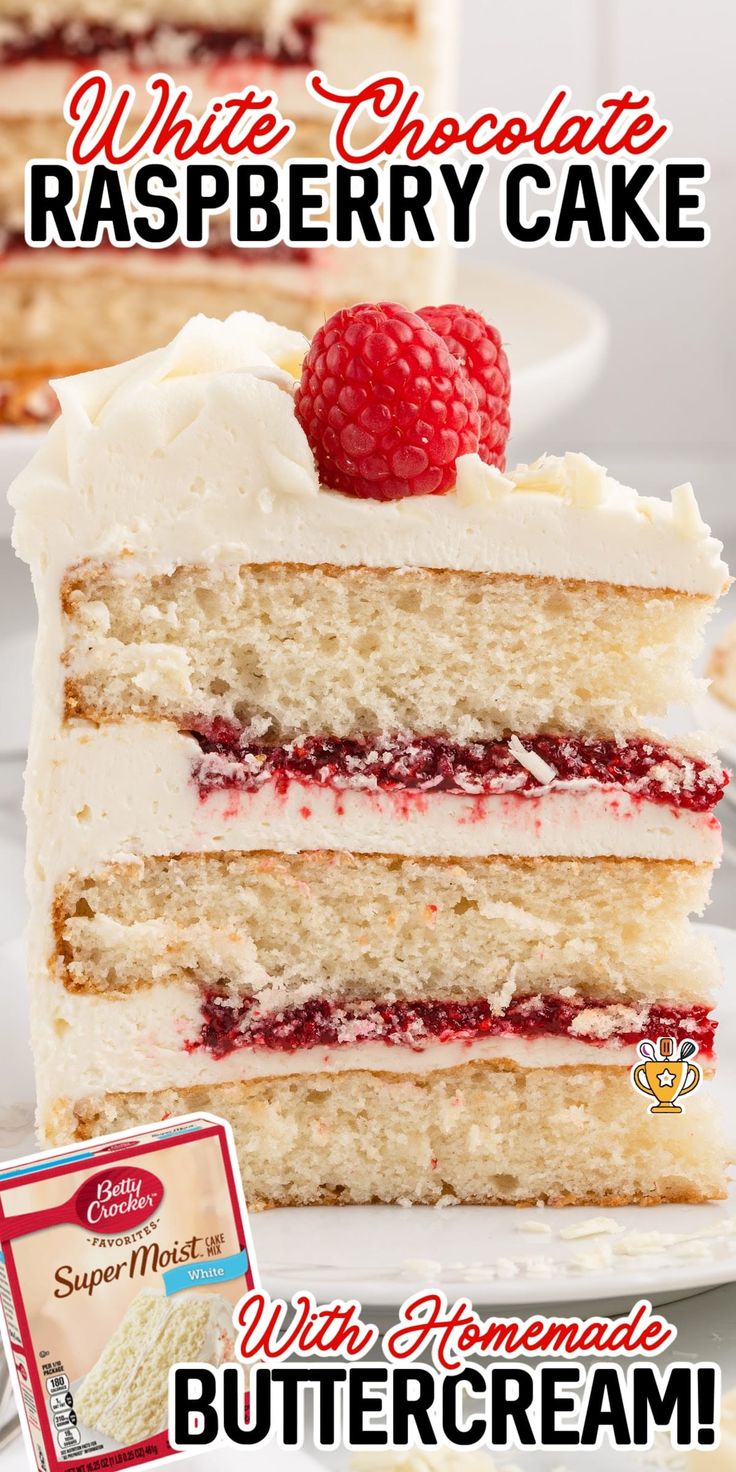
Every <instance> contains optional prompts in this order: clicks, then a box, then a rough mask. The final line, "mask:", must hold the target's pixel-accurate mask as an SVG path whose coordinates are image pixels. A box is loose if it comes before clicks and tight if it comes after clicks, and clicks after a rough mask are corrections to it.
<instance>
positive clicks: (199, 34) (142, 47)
mask: <svg viewBox="0 0 736 1472" xmlns="http://www.w3.org/2000/svg"><path fill="white" fill-rule="evenodd" d="M314 33H315V27H314V23H313V22H312V21H309V20H294V21H292V22H291V24H290V25H289V26H288V27H286V28H284V30H283V31H282V33H281V35H280V36H279V37H278V39H277V40H275V41H274V42H273V43H270V42H269V41H268V39H267V37H266V36H265V35H264V33H263V32H262V31H258V30H243V31H233V30H221V29H218V28H217V27H214V26H171V25H159V26H152V27H149V28H148V29H147V30H145V31H140V30H125V29H124V28H123V27H121V28H120V29H118V28H117V27H116V26H106V25H95V24H94V23H92V22H88V21H76V20H75V21H74V22H70V23H68V24H66V25H64V24H62V25H52V26H47V27H44V28H43V29H40V28H39V29H37V30H34V29H33V27H32V26H28V27H25V26H23V27H21V26H20V25H18V27H17V29H15V30H14V31H13V32H12V33H11V34H10V35H8V36H7V38H5V39H4V40H3V41H2V43H1V44H0V64H2V65H3V66H11V65H12V64H13V63H14V62H15V63H18V62H23V61H57V62H58V61H90V60H92V59H94V58H97V57H99V56H105V55H108V56H109V55H115V56H121V57H123V58H126V59H129V60H130V61H131V62H132V64H133V66H135V67H139V68H140V69H141V70H142V71H150V70H153V69H154V68H155V67H156V66H158V65H165V66H168V67H176V66H177V65H179V66H180V65H181V64H182V63H187V62H202V63H204V64H207V63H212V64H214V65H216V64H217V63H218V62H223V61H224V62H234V61H258V60H262V61H267V62H268V63H270V64H271V65H276V66H310V67H311V66H313V65H314Z"/></svg>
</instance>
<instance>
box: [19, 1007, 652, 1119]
mask: <svg viewBox="0 0 736 1472" xmlns="http://www.w3.org/2000/svg"><path fill="white" fill-rule="evenodd" d="M37 1001H38V1014H39V1015H38V1018H37V1024H36V1053H37V1058H38V1071H39V1089H40V1093H41V1099H42V1103H45V1101H46V1100H49V1101H52V1100H54V1099H55V1098H60V1097H63V1096H64V1095H66V1094H68V1092H69V1080H70V1079H73V1081H74V1094H75V1097H80V1096H82V1097H84V1096H88V1095H91V1096H95V1095H100V1094H104V1093H106V1092H107V1091H108V1090H121V1091H132V1092H134V1093H148V1092H149V1091H153V1090H156V1089H168V1088H192V1087H195V1086H197V1085H203V1084H226V1083H236V1082H239V1081H240V1080H242V1079H254V1078H280V1077H281V1078H283V1077H285V1076H287V1075H289V1074H305V1073H307V1074H309V1073H318V1074H324V1073H330V1074H334V1073H342V1072H344V1071H346V1070H351V1069H356V1068H357V1069H361V1068H367V1069H370V1070H373V1071H376V1072H386V1073H393V1074H399V1073H401V1074H415V1075H416V1074H427V1073H431V1072H433V1071H434V1070H435V1069H438V1068H440V1069H441V1068H457V1067H461V1066H462V1065H463V1064H466V1063H487V1064H498V1063H500V1062H502V1061H506V1062H510V1063H512V1064H514V1065H516V1066H517V1067H519V1068H557V1067H560V1068H562V1067H568V1068H574V1067H581V1066H588V1065H597V1066H598V1067H604V1068H605V1067H624V1068H625V1067H630V1066H631V1065H632V1064H633V1063H636V1061H637V1058H638V1054H637V1051H636V1046H635V1045H633V1044H631V1045H628V1044H618V1043H616V1042H613V1043H602V1044H601V1043H591V1042H590V1041H589V1040H588V1039H587V1038H586V1037H585V1036H582V1035H580V1036H577V1037H566V1036H562V1037H537V1038H533V1039H529V1038H524V1037H520V1036H517V1035H515V1034H510V1035H508V1036H495V1037H487V1038H476V1039H474V1040H473V1041H462V1042H442V1043H439V1042H438V1043H428V1044H427V1046H426V1047H422V1048H407V1047H390V1046H387V1045H386V1044H385V1043H380V1042H378V1043H371V1042H363V1043H359V1044H354V1045H351V1044H345V1045H343V1046H339V1047H315V1048H298V1049H296V1050H293V1051H291V1050H289V1051H286V1050H285V1051H279V1050H275V1049H271V1048H236V1049H234V1050H233V1051H232V1052H231V1053H228V1054H226V1055H225V1056H224V1057H222V1058H218V1057H213V1055H212V1054H211V1053H210V1052H208V1051H207V1050H206V1049H204V1048H191V1047H187V1046H186V1045H187V1044H191V1043H192V1042H193V1041H194V1040H195V1039H196V1038H197V1037H198V1036H199V1033H200V1030H201V1026H202V1017H201V1012H200V997H199V993H198V992H197V989H196V988H194V987H187V986H185V985H183V984H182V985H178V984H172V985H170V986H159V987H151V988H145V990H143V991H134V992H131V993H127V994H122V995H121V994H112V995H106V994H105V993H101V994H99V995H85V994H81V993H73V992H68V991H65V990H64V989H63V988H61V987H59V986H58V984H56V985H55V984H54V983H53V982H46V981H39V996H38V999H37ZM60 1036H61V1037H63V1039H64V1043H63V1046H62V1047H60V1046H59V1039H60Z"/></svg>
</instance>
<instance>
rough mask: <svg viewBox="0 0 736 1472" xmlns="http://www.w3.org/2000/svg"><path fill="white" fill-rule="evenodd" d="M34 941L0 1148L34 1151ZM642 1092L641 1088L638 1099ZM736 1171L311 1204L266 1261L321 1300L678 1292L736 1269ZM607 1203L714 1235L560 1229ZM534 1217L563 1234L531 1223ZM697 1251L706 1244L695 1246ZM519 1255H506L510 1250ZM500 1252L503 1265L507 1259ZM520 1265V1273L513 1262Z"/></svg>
mask: <svg viewBox="0 0 736 1472" xmlns="http://www.w3.org/2000/svg"><path fill="white" fill-rule="evenodd" d="M705 928H706V929H707V930H708V932H709V933H710V934H711V935H712V937H713V939H714V941H715V942H716V944H717V946H718V950H719V952H720V956H721V961H722V964H723V968H724V974H725V978H726V985H725V987H724V992H723V1001H722V1003H721V1005H720V1007H719V1009H718V1017H719V1021H720V1024H721V1026H720V1031H719V1051H720V1068H719V1072H718V1082H717V1084H716V1085H714V1086H712V1087H715V1088H716V1090H717V1093H718V1097H719V1101H720V1103H721V1106H722V1108H723V1113H724V1118H725V1119H726V1120H730V1121H731V1124H732V1125H733V1121H734V1120H736V931H732V930H725V929H720V928H716V927H713V926H708V927H705ZM23 973H24V968H23V947H22V944H21V942H20V941H13V942H11V943H9V944H6V945H4V946H0V977H2V982H1V984H2V987H3V992H4V995H3V998H2V1001H3V1008H2V1011H3V1068H2V1076H1V1077H0V1158H2V1157H4V1158H5V1159H9V1158H12V1157H13V1156H19V1155H22V1154H24V1153H26V1152H28V1151H32V1150H33V1149H34V1143H33V1134H32V1115H33V1105H32V1095H33V1075H32V1067H31V1055H30V1048H29V1045H28V1008H27V1000H26V988H25V982H24V974H23ZM635 1107H637V1100H636V1099H635V1098H634V1096H633V1095H632V1108H635ZM735 1206H736V1183H734V1185H733V1186H732V1190H731V1198H730V1200H729V1201H724V1202H717V1203H714V1204H712V1205H706V1206H652V1207H648V1208H642V1207H624V1208H612V1209H609V1210H606V1211H605V1212H602V1213H601V1212H598V1211H594V1210H591V1209H590V1208H587V1207H585V1208H584V1207H568V1208H565V1209H564V1210H556V1211H555V1210H552V1209H549V1208H546V1209H545V1208H541V1209H539V1208H535V1209H533V1210H519V1209H518V1208H515V1207H471V1206H456V1207H449V1208H447V1209H446V1210H438V1209H437V1208H431V1207H416V1206H415V1207H412V1208H410V1209H405V1208H402V1207H399V1206H351V1207H303V1208H292V1209H288V1210H286V1209H284V1210H278V1211H269V1212H263V1213H259V1214H256V1215H254V1217H253V1221H252V1229H253V1237H254V1242H255V1247H256V1253H257V1257H258V1263H259V1268H260V1272H261V1276H262V1278H263V1281H264V1283H265V1286H266V1287H267V1288H268V1289H269V1291H270V1292H271V1293H274V1294H276V1293H278V1294H285V1295H286V1296H287V1297H288V1296H289V1295H290V1294H291V1293H293V1292H294V1290H295V1289H296V1288H298V1287H305V1288H311V1290H312V1291H313V1292H314V1293H315V1295H316V1296H317V1298H318V1299H322V1300H323V1301H324V1300H328V1299H331V1298H333V1297H335V1296H336V1295H338V1296H341V1297H351V1296H353V1295H357V1296H358V1297H359V1298H360V1299H361V1300H362V1302H363V1303H365V1304H370V1305H375V1306H383V1307H393V1306H396V1305H398V1304H400V1303H401V1301H402V1300H403V1299H404V1298H405V1297H406V1295H407V1293H409V1291H410V1290H411V1289H412V1288H413V1287H416V1286H417V1285H418V1284H420V1283H422V1282H428V1281H431V1282H433V1283H435V1284H437V1285H439V1286H441V1287H442V1288H443V1289H445V1291H446V1292H447V1294H448V1295H449V1296H458V1295H468V1294H470V1296H471V1297H472V1298H473V1299H474V1300H475V1301H476V1302H477V1303H483V1302H488V1301H491V1300H492V1302H493V1303H494V1305H496V1306H498V1307H500V1306H502V1305H509V1306H510V1305H520V1304H526V1303H553V1302H554V1303H569V1302H580V1301H582V1300H588V1299H604V1300H607V1301H609V1302H611V1301H612V1300H614V1299H616V1300H618V1299H621V1300H623V1299H628V1301H629V1303H630V1302H631V1300H632V1298H633V1297H636V1296H637V1295H641V1294H644V1295H646V1296H651V1295H653V1294H654V1295H657V1296H659V1297H662V1296H664V1297H675V1296H677V1295H679V1294H682V1293H686V1292H689V1291H693V1290H695V1289H699V1288H704V1287H712V1286H715V1285H718V1284H722V1283H730V1282H734V1281H736V1232H735V1231H734V1230H733V1228H734V1226H735V1225H736V1220H735V1216H734V1207H735ZM600 1215H604V1216H605V1217H606V1218H608V1219H610V1220H612V1221H613V1222H614V1223H615V1224H616V1227H617V1229H618V1230H619V1232H620V1233H633V1232H651V1233H654V1234H658V1233H662V1234H670V1235H671V1234H673V1235H675V1236H676V1237H677V1238H678V1239H679V1238H682V1237H688V1238H692V1239H694V1240H696V1241H697V1240H698V1239H699V1240H700V1241H701V1242H702V1244H703V1245H702V1246H695V1247H690V1246H687V1245H686V1244H685V1243H683V1242H682V1241H679V1240H678V1241H675V1242H672V1243H669V1244H668V1242H667V1240H665V1242H657V1243H653V1246H655V1247H656V1250H655V1251H653V1252H651V1253H643V1254H639V1255H637V1256H621V1255H619V1252H618V1251H617V1244H618V1248H619V1249H620V1244H621V1240H622V1238H621V1237H620V1236H619V1237H616V1236H597V1237H593V1238H590V1239H587V1240H582V1241H580V1240H578V1241H567V1240H563V1239H562V1238H561V1237H560V1231H561V1230H563V1229H566V1228H568V1227H570V1226H573V1225H575V1224H576V1223H580V1222H583V1221H590V1219H591V1218H592V1217H597V1216H600ZM530 1220H539V1221H541V1222H544V1223H546V1224H548V1225H549V1226H550V1227H551V1228H552V1234H551V1235H549V1236H548V1235H544V1236H542V1235H531V1234H527V1232H526V1231H525V1230H524V1228H525V1226H526V1225H527V1224H528V1223H529V1221H530ZM601 1246H603V1247H604V1249H605V1247H606V1246H612V1247H613V1249H614V1256H613V1259H612V1262H611V1263H610V1264H609V1265H603V1266H601V1267H600V1268H599V1270H597V1271H592V1270H591V1271H586V1272H581V1271H578V1270H576V1269H575V1268H574V1267H573V1266H572V1264H573V1260H574V1258H575V1255H576V1253H579V1252H581V1251H583V1250H588V1251H590V1250H597V1249H598V1248H600V1247H601ZM683 1252H706V1253H707V1256H703V1257H700V1256H694V1257H687V1256H682V1255H678V1254H682V1253H683ZM504 1260H505V1261H504ZM499 1262H500V1270H499ZM509 1262H510V1263H512V1264H513V1265H514V1266H515V1268H516V1272H515V1273H514V1275H513V1276H507V1275H506V1274H508V1273H510V1272H511V1271H512V1270H511V1269H510V1268H509V1267H508V1263H509Z"/></svg>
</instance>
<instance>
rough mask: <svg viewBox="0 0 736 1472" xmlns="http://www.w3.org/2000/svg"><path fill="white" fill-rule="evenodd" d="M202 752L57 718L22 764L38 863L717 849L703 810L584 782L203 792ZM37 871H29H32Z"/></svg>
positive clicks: (50, 871)
mask: <svg viewBox="0 0 736 1472" xmlns="http://www.w3.org/2000/svg"><path fill="white" fill-rule="evenodd" d="M200 755H201V753H200V750H199V747H198V745H197V743H196V741H195V740H194V739H193V738H192V737H189V736H185V735H182V734H180V733H179V732H178V731H177V730H176V728H175V727H174V726H172V725H169V724H166V723H164V722H161V723H160V724H157V723H153V722H148V721H126V722H122V723H121V724H120V725H109V726H104V727H100V728H97V729H94V728H91V727H89V726H84V725H80V726H77V727H69V728H67V729H66V730H63V731H61V732H57V734H56V735H55V736H53V737H52V738H51V739H50V742H49V745H48V746H46V748H45V749H43V748H42V762H41V764H40V766H37V765H36V763H35V762H33V761H32V762H31V765H30V767H29V786H28V796H27V807H28V816H29V820H30V822H31V824H32V828H33V833H34V836H35V846H36V856H37V863H38V865H39V871H38V872H39V876H42V878H43V880H44V881H45V882H46V883H52V882H54V883H55V882H59V881H60V880H61V879H63V878H64V877H65V875H66V874H68V873H69V872H70V871H72V870H77V871H79V872H80V873H83V874H84V873H89V872H90V871H91V870H93V869H94V868H96V867H97V866H98V865H99V864H102V863H104V862H105V861H107V860H109V859H114V858H116V857H118V856H120V855H124V854H130V853H133V854H169V853H172V854H177V853H190V852H202V851H205V850H208V849H214V850H219V851H225V850H229V849H233V850H238V849H243V850H248V851H252V850H257V849H274V850H276V851H282V852H296V851H298V850H302V849H339V850H349V851H353V852H356V853H361V852H364V853H392V854H408V855H418V856H429V857H431V856H433V855H437V856H450V857H458V858H465V857H471V856H476V855H480V856H483V855H489V854H511V855H520V856H524V857H528V856H532V857H535V856H538V855H545V854H546V855H557V856H569V857H580V858H586V857H596V856H613V857H619V858H639V857H641V858H651V859H684V860H690V861H691V862H693V863H712V862H716V861H717V860H718V857H719V854H720V848H721V840H720V829H719V825H718V822H717V820H716V818H715V817H714V816H713V814H712V813H692V812H688V811H685V810H678V809H676V808H670V807H668V806H666V805H665V804H662V803H654V802H648V801H646V800H644V799H642V798H636V797H630V796H628V795H627V794H626V793H624V792H622V791H621V790H620V789H618V788H604V787H600V786H597V785H596V784H595V783H593V782H588V781H583V782H579V783H570V784H567V785H565V784H562V783H561V784H559V786H555V787H554V788H552V789H548V790H545V789H541V795H540V796H528V797H525V796H522V795H519V794H516V793H505V794H503V795H499V796H491V797H477V796H470V795H465V794H461V795H460V794H458V795H456V794H454V793H446V792H430V793H412V792H393V793H391V792H381V791H373V792H366V791H355V790H348V789H337V788H330V787H319V786H317V784H315V783H307V782H290V783H289V784H288V788H287V790H286V791H285V792H283V793H282V792H279V790H278V789H277V787H276V785H275V784H274V783H273V782H267V783H265V784H264V785H263V786H262V787H261V788H260V789H259V790H258V791H256V792H241V791H238V790H235V789H230V790H227V789H226V790H221V791H215V792H213V793H211V794H208V795H206V796H201V795H200V792H199V789H198V787H197V785H196V782H195V780H194V771H195V767H196V763H197V761H198V759H199V757H200ZM33 877H34V876H33V875H31V880H32V881H33Z"/></svg>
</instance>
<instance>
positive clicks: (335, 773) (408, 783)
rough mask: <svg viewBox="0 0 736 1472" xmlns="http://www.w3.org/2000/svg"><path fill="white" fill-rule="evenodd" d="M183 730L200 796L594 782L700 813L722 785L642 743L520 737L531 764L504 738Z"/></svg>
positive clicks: (528, 789) (711, 769)
mask: <svg viewBox="0 0 736 1472" xmlns="http://www.w3.org/2000/svg"><path fill="white" fill-rule="evenodd" d="M185 729H186V734H188V735H191V736H194V738H195V739H196V741H197V743H198V745H199V747H200V750H201V752H202V756H201V758H199V759H198V760H197V761H196V762H195V764H194V770H193V778H194V781H195V783H196V785H197V788H198V790H199V794H200V797H202V798H205V797H207V795H208V794H209V793H211V792H217V791H222V790H223V789H236V790H238V791H241V792H256V791H258V789H259V788H261V787H262V786H263V785H264V783H266V782H273V783H274V784H275V786H276V788H277V790H278V791H280V792H285V791H286V788H287V787H288V785H289V783H291V782H302V783H314V784H316V785H317V786H319V787H332V788H338V789H354V790H357V791H361V790H362V791H369V792H370V791H376V790H383V791H387V792H408V791H413V792H452V793H458V794H460V793H467V794H469V795H471V796H486V795H492V794H496V793H498V794H506V793H517V794H519V795H520V796H529V795H533V794H534V793H538V792H539V791H540V790H549V789H550V788H554V787H555V786H556V785H560V784H563V783H582V782H594V783H596V785H598V786H602V787H616V788H618V789H620V790H623V791H625V792H627V793H629V794H631V795H632V796H634V797H639V798H644V799H646V800H647V801H648V802H657V803H664V804H666V805H667V806H668V807H675V808H687V809H688V810H689V811H690V812H695V813H703V812H707V811H708V810H709V809H710V808H712V807H714V806H715V804H716V803H717V802H718V801H719V799H720V797H721V796H722V793H723V790H724V788H725V786H726V784H727V782H728V777H727V775H726V773H725V772H724V771H722V770H721V768H720V767H715V766H713V765H711V764H709V763H708V762H706V761H702V760H701V759H700V758H698V757H694V756H688V755H686V754H685V753H683V752H681V751H678V750H676V749H673V748H668V747H665V746H659V745H657V744H655V743H653V742H651V741H645V740H635V741H626V742H617V741H613V740H593V739H589V738H587V737H583V736H523V737H522V738H521V745H522V746H523V747H524V750H525V752H526V753H527V755H528V756H529V758H530V765H531V766H532V767H536V769H537V770H536V771H534V770H532V771H530V770H529V769H528V767H527V766H525V765H524V764H523V763H522V762H521V761H519V758H518V756H516V755H514V752H513V751H512V750H511V749H510V747H509V743H508V742H507V741H477V742H473V743H472V744H470V745H465V746H461V745H456V744H454V743H452V742H449V741H445V740H443V739H442V738H435V737H431V736H424V737H413V738H405V739H398V738H396V739H394V738H386V737H376V738H370V737H366V738H364V739H361V740H357V739H356V740H337V739H334V738H331V737H319V736H307V737H304V738H303V739H301V740H297V741H292V742H290V743H289V744H288V745H287V746H269V745H267V744H266V743H265V742H253V741H252V740H250V739H249V738H248V737H247V736H246V735H244V734H243V732H242V731H241V730H240V729H238V728H236V727H234V726H231V725H229V724H228V722H226V721H219V720H215V721H205V722H200V721H193V722H191V723H187V725H186V728H185ZM535 758H538V759H541V762H542V763H543V764H544V765H543V766H540V765H539V762H538V761H536V762H535V760H534V759H535Z"/></svg>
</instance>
